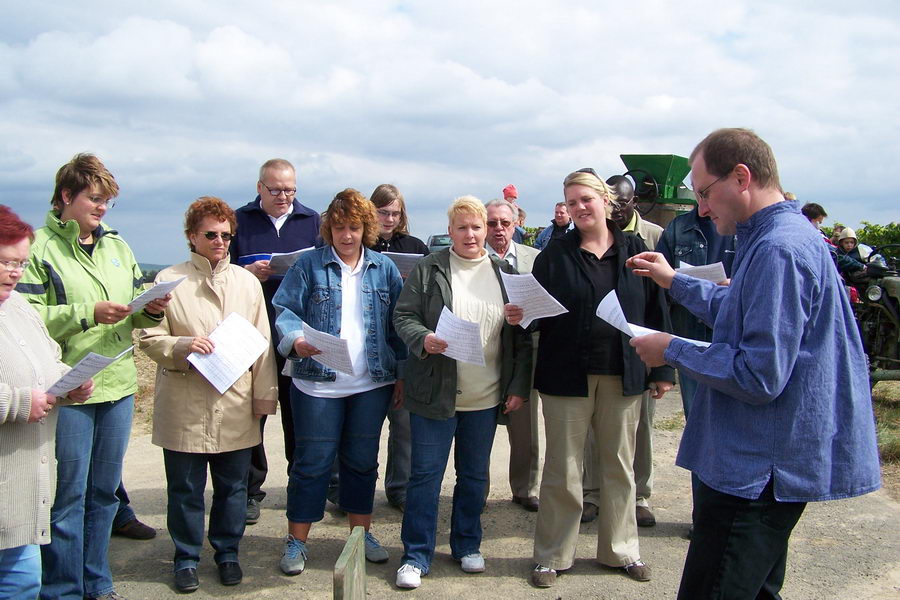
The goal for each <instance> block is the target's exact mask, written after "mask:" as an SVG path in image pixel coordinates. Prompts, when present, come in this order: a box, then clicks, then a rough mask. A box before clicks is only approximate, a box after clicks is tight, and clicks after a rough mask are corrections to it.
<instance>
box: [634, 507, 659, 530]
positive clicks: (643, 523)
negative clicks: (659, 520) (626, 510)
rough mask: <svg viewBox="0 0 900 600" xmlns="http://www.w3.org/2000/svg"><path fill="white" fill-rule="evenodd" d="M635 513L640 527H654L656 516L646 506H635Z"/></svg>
mask: <svg viewBox="0 0 900 600" xmlns="http://www.w3.org/2000/svg"><path fill="white" fill-rule="evenodd" d="M634 514H635V516H636V517H637V526H638V527H653V526H654V525H656V517H654V516H653V513H652V512H650V509H649V508H647V507H646V506H635V507H634Z"/></svg>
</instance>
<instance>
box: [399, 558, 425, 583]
mask: <svg viewBox="0 0 900 600" xmlns="http://www.w3.org/2000/svg"><path fill="white" fill-rule="evenodd" d="M420 585H422V569H420V568H419V567H417V566H415V565H411V564H409V563H403V564H402V565H400V568H399V569H397V587H398V588H407V589H414V588H417V587H419V586H420Z"/></svg>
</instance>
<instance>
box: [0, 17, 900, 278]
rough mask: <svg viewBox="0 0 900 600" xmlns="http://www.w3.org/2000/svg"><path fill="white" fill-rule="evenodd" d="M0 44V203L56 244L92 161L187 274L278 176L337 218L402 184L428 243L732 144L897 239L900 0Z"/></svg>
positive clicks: (195, 23)
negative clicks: (68, 187) (731, 133)
mask: <svg viewBox="0 0 900 600" xmlns="http://www.w3.org/2000/svg"><path fill="white" fill-rule="evenodd" d="M145 5H146V7H144V6H145ZM0 32H2V36H0V203H4V204H8V205H11V206H12V207H13V208H14V209H15V210H16V211H17V212H19V213H20V215H21V216H23V217H24V218H26V219H27V220H28V221H29V222H31V223H32V224H36V225H39V224H43V220H44V215H45V213H46V209H47V207H48V203H49V198H50V195H51V193H52V190H53V177H54V174H55V172H56V170H57V169H58V168H59V166H60V165H62V164H63V163H65V162H66V161H67V160H68V159H69V158H70V157H71V156H72V155H73V154H75V153H76V152H80V151H90V152H94V153H96V154H98V155H99V156H100V157H101V159H102V160H103V161H104V162H105V163H106V165H107V167H109V169H110V170H111V171H112V172H113V174H114V175H115V176H116V178H117V180H118V181H119V184H120V186H121V189H122V192H121V195H120V199H119V203H118V204H117V206H116V207H115V208H114V209H113V210H112V211H110V213H109V214H108V216H107V221H108V223H109V224H110V225H112V226H113V227H114V228H116V229H118V230H119V231H120V233H122V235H123V236H124V237H125V238H126V240H127V241H128V242H129V243H130V244H131V246H132V248H133V249H134V251H135V254H136V255H137V257H138V259H139V260H140V261H142V262H150V263H166V264H168V263H172V262H178V261H181V260H184V258H185V254H186V246H185V245H184V238H183V234H182V233H181V229H182V220H183V214H184V210H185V208H186V207H187V205H188V204H189V203H190V201H191V200H193V199H195V198H196V197H197V196H200V195H205V194H212V195H218V196H220V197H222V198H224V199H225V200H227V201H228V202H229V203H230V204H231V205H232V206H233V207H238V206H241V205H243V204H245V203H246V202H248V201H250V200H252V199H253V197H254V196H255V184H256V180H257V169H258V167H259V165H260V164H261V163H262V162H263V161H264V160H266V159H268V158H272V157H283V158H287V159H288V160H290V161H291V162H293V163H294V164H295V165H297V167H298V170H299V188H300V197H301V200H302V201H303V202H304V203H305V204H307V205H309V206H311V207H313V208H314V209H316V210H320V211H321V210H323V209H324V208H325V206H326V205H327V203H328V201H329V200H330V199H331V198H332V197H333V196H334V194H335V192H337V191H339V190H341V189H343V188H345V187H355V188H357V189H359V190H361V191H362V192H363V193H365V194H369V193H371V191H372V189H374V188H375V186H376V185H378V184H379V183H385V182H390V183H394V184H395V185H397V186H398V187H399V188H400V189H401V190H402V191H403V193H404V195H405V196H406V199H407V203H408V205H409V207H410V214H411V225H412V231H413V233H414V234H416V235H419V236H420V237H422V238H425V237H426V236H427V235H428V234H430V233H435V232H440V231H441V230H444V229H446V218H445V216H444V210H445V208H446V206H447V205H448V203H449V201H450V200H451V199H452V198H454V197H456V196H459V195H462V194H474V195H476V196H478V197H480V198H482V199H484V200H488V199H490V198H493V197H496V196H498V195H499V194H500V190H501V189H502V188H503V186H505V185H506V184H508V183H515V184H516V185H517V187H518V188H519V193H520V198H521V200H522V205H523V206H524V208H525V209H526V210H527V211H528V213H529V225H539V224H540V225H543V224H546V223H547V222H549V219H550V218H551V217H552V208H553V204H554V203H555V202H556V201H558V200H560V199H561V198H562V192H561V183H562V180H563V178H564V176H565V175H566V174H567V173H568V172H570V171H572V170H574V169H577V168H580V167H583V166H588V165H590V166H593V167H595V168H596V169H597V170H598V172H600V173H601V174H602V175H612V174H616V173H622V172H623V171H624V170H625V167H624V166H623V165H622V163H621V161H620V159H619V155H620V154H633V153H650V154H669V153H674V154H681V155H685V156H686V155H687V154H689V153H690V151H691V149H692V148H693V146H694V145H695V144H696V142H698V141H699V140H700V139H702V138H703V137H704V136H705V135H706V134H707V133H708V132H709V131H711V130H712V129H715V128H718V127H724V126H742V127H751V128H753V129H755V130H756V131H757V132H758V133H759V134H760V135H761V136H762V137H763V138H764V139H766V140H767V141H768V142H769V143H770V144H771V146H772V147H773V149H774V151H775V155H776V157H777V158H778V161H779V167H780V171H781V178H782V183H783V185H784V188H785V189H786V190H790V191H792V192H794V193H796V194H797V195H798V197H799V198H800V199H801V200H803V201H815V202H819V203H820V204H822V205H824V206H825V208H826V210H827V211H828V213H829V219H827V220H826V223H828V224H830V223H832V222H833V221H841V222H843V223H846V224H850V225H853V226H855V225H857V224H858V223H859V222H860V221H861V220H868V221H872V222H877V223H887V222H891V221H894V222H898V221H900V202H898V188H900V176H898V175H897V174H896V173H895V172H894V171H892V170H891V169H892V168H893V167H892V166H891V165H895V164H896V161H897V159H898V158H900V126H898V124H900V114H898V108H897V106H898V105H897V99H898V98H900V72H898V71H900V66H898V65H900V61H898V58H897V57H898V56H900V5H898V4H897V3H896V2H895V1H894V0H862V1H859V2H852V3H848V2H844V1H842V2H837V1H834V0H819V1H815V2H813V1H809V2H806V1H792V0H780V1H778V2H769V1H767V0H752V1H749V0H734V1H732V2H727V3H726V2H721V1H720V0H715V1H712V0H710V1H705V0H704V1H690V0H686V1H683V2H677V3H676V2H663V1H660V0H633V1H631V2H590V3H578V2H562V1H560V2H528V1H522V0H518V1H515V2H505V1H497V2H484V1H483V0H482V1H477V2H476V1H468V0H465V1H455V2H442V3H436V2H424V1H415V0H412V1H407V2H403V1H400V2H385V1H380V0H366V1H364V2H363V1H357V2H330V3H325V2H305V1H287V0H284V1H273V2H269V1H258V2H253V3H249V2H237V1H221V0H220V1H216V2H211V1H208V0H207V1H201V0H197V1H192V2H183V1H177V2H176V1H171V0H160V1H157V2H153V3H132V2H99V1H93V0H87V1H85V2H80V3H72V2H40V3H29V2H19V3H7V6H5V7H4V15H3V19H2V21H0Z"/></svg>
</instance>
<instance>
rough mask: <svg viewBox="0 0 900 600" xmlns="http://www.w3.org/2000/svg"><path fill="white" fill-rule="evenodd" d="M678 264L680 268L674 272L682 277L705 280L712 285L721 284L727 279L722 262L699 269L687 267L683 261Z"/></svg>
mask: <svg viewBox="0 0 900 600" xmlns="http://www.w3.org/2000/svg"><path fill="white" fill-rule="evenodd" d="M680 264H681V266H680V267H678V268H677V269H675V271H676V272H678V273H682V274H684V275H690V276H691V277H696V278H697V279H706V280H707V281H712V282H713V283H721V282H723V281H725V280H726V279H728V276H727V275H725V265H723V264H722V261H719V262H716V263H713V264H711V265H700V266H699V267H695V266H693V265H689V264H687V263H686V262H684V261H681V262H680Z"/></svg>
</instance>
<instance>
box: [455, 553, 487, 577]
mask: <svg viewBox="0 0 900 600" xmlns="http://www.w3.org/2000/svg"><path fill="white" fill-rule="evenodd" d="M459 566H460V567H461V568H462V570H463V572H465V573H484V557H483V556H482V555H481V552H475V553H474V554H466V555H465V556H463V557H462V558H461V559H460V560H459Z"/></svg>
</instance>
